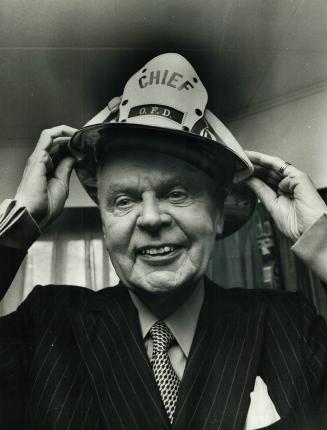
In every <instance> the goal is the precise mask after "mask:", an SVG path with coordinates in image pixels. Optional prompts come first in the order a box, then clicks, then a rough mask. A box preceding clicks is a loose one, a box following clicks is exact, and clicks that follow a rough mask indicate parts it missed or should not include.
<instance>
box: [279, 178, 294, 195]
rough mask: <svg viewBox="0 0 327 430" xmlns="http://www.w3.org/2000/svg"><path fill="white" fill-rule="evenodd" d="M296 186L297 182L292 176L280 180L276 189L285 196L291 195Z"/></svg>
mask: <svg viewBox="0 0 327 430" xmlns="http://www.w3.org/2000/svg"><path fill="white" fill-rule="evenodd" d="M297 185H298V182H297V181H296V180H295V179H294V178H293V177H292V176H286V178H284V179H282V180H281V181H280V183H279V184H278V188H279V189H280V190H281V191H282V192H283V193H287V194H293V193H294V190H295V187H296V186H297Z"/></svg>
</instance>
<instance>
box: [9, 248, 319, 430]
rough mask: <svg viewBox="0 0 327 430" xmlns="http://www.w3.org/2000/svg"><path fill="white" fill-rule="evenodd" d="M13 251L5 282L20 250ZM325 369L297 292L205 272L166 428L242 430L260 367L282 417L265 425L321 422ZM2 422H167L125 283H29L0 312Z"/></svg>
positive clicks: (152, 425)
mask: <svg viewBox="0 0 327 430" xmlns="http://www.w3.org/2000/svg"><path fill="white" fill-rule="evenodd" d="M0 251H1V249H0ZM3 251H4V250H3V249H2V254H3ZM0 255H1V253H0ZM8 255H9V254H8V251H7V250H6V257H5V256H4V255H3V257H4V258H7V261H6V262H7V264H6V265H5V266H6V273H7V275H6V281H5V282H8V280H10V278H11V277H12V276H11V275H10V274H9V272H10V267H11V269H12V272H14V271H15V269H16V266H18V265H19V260H20V259H21V257H22V255H19V253H17V252H16V251H11V256H10V258H8ZM2 261H5V260H4V259H2ZM2 271H3V269H2V270H1V272H2ZM2 279H5V276H3V277H2ZM3 285H4V284H3ZM3 285H2V286H3ZM326 369H327V329H326V325H325V322H324V321H323V319H322V318H320V317H317V316H316V314H315V312H314V310H313V308H312V307H311V306H310V305H309V304H308V303H307V302H306V300H305V299H303V298H302V297H301V295H299V294H294V293H289V294H285V293H284V294H283V293H279V292H267V291H260V290H252V291H249V290H242V289H233V290H224V289H222V288H220V287H218V286H216V285H215V284H213V283H211V282H210V281H208V280H207V281H206V285H205V301H204V305H203V308H202V310H201V314H200V317H199V322H198V326H197V329H196V333H195V338H194V341H193V344H192V347H191V351H190V355H189V359H188V362H187V365H186V369H185V373H184V378H183V381H182V383H181V387H180V393H179V399H178V404H177V409H176V415H175V421H174V424H173V428H174V429H176V430H186V429H192V430H201V429H220V430H243V428H244V423H245V419H246V415H247V411H248V408H249V400H250V392H251V390H252V388H253V385H254V380H255V377H256V376H257V375H260V376H261V377H262V378H263V379H264V381H265V382H266V384H267V386H268V389H269V394H270V396H271V397H272V400H273V402H274V404H275V405H276V408H277V410H278V412H279V414H280V415H281V417H282V420H281V421H280V422H278V423H275V424H273V425H272V426H270V427H268V428H269V429H271V430H272V429H275V430H283V429H287V430H292V429H294V430H295V429H296V430H312V429H316V430H318V429H319V430H322V429H323V428H327V425H326V427H324V426H325V424H326V422H327V421H325V418H323V416H322V413H323V411H324V410H326V409H325V408H326V404H327V401H326V391H327V389H326ZM317 417H319V418H320V422H319V423H318V421H317ZM0 428H1V429H14V430H16V429H17V430H18V429H20V430H21V429H33V430H38V429H58V430H64V429H65V430H66V429H70V430H72V429H79V430H82V429H92V430H93V429H98V430H99V429H140V430H141V429H142V430H150V429H151V430H161V429H169V428H170V425H169V422H168V419H167V416H166V414H165V411H164V408H163V405H162V402H161V398H160V394H159V391H158V389H157V387H156V384H155V381H154V378H153V376H152V371H151V368H150V365H149V362H148V359H147V356H146V352H145V348H144V345H143V340H142V336H141V330H140V327H139V321H138V316H137V311H136V309H135V307H134V305H133V303H132V302H131V300H130V296H129V294H128V292H127V290H126V288H125V287H123V286H118V287H116V288H106V289H104V290H101V291H99V292H93V291H91V290H88V289H85V288H79V287H71V286H47V287H36V288H35V289H34V290H33V292H32V293H31V294H30V296H29V297H28V298H27V299H26V300H25V302H24V303H22V305H21V306H20V307H19V308H18V310H17V311H16V312H14V313H13V314H11V315H8V316H6V317H2V318H1V319H0Z"/></svg>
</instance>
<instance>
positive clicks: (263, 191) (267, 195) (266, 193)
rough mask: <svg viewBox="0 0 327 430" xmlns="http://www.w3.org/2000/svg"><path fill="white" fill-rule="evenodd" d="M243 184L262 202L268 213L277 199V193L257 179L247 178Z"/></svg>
mask: <svg viewBox="0 0 327 430" xmlns="http://www.w3.org/2000/svg"><path fill="white" fill-rule="evenodd" d="M245 183H246V184H247V185H248V186H249V187H250V188H251V190H253V191H254V192H255V194H256V195H257V196H258V198H259V199H260V200H261V201H262V203H263V205H264V206H265V208H266V209H267V210H268V212H270V210H271V209H272V206H273V202H274V201H275V199H276V198H277V193H276V192H275V191H274V190H273V189H272V188H270V187H269V185H267V184H266V183H265V182H263V181H262V180H261V179H258V178H254V177H252V178H249V179H247V180H246V181H245Z"/></svg>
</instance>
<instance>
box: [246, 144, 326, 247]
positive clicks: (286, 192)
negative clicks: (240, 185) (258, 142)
mask: <svg viewBox="0 0 327 430" xmlns="http://www.w3.org/2000/svg"><path fill="white" fill-rule="evenodd" d="M246 154H247V156H248V157H249V159H250V160H251V162H252V163H253V165H254V176H253V177H251V178H249V179H248V180H247V181H246V183H247V184H248V186H249V187H250V188H251V189H252V190H253V191H254V192H255V193H256V195H257V196H258V197H259V199H260V200H261V201H262V203H263V205H264V206H265V208H266V209H267V211H268V212H269V213H270V215H271V216H272V218H273V220H274V221H275V223H276V225H277V227H278V228H279V230H280V231H281V232H282V233H283V234H284V235H285V236H286V237H288V238H289V239H291V240H292V241H294V242H295V241H296V240H297V239H298V238H299V237H300V236H301V234H302V233H304V231H305V230H307V229H308V228H309V227H310V226H311V225H312V224H313V223H314V222H315V221H317V220H318V218H320V216H321V215H322V214H323V213H324V212H326V211H327V206H326V204H325V202H324V201H323V199H322V198H321V197H320V195H319V194H318V192H317V190H316V188H315V186H314V185H313V183H312V181H311V179H310V178H309V176H308V175H307V174H306V173H305V172H302V171H301V170H298V169H297V168H296V167H294V166H292V165H291V164H289V163H287V162H285V161H284V160H282V159H281V158H278V157H272V156H270V155H266V154H262V153H260V152H255V151H246Z"/></svg>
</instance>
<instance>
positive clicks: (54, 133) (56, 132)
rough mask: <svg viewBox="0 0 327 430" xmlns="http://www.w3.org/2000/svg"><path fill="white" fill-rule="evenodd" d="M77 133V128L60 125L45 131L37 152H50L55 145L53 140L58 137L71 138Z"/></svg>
mask: <svg viewBox="0 0 327 430" xmlns="http://www.w3.org/2000/svg"><path fill="white" fill-rule="evenodd" d="M76 131H77V129H76V128H73V127H69V126H68V125H58V126H57V127H52V128H48V129H46V130H43V131H42V133H41V135H40V138H39V140H38V142H37V144H36V148H35V151H40V150H48V149H49V147H50V146H51V144H52V143H53V139H55V138H58V137H71V136H72V135H73V134H74V133H75V132H76Z"/></svg>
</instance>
